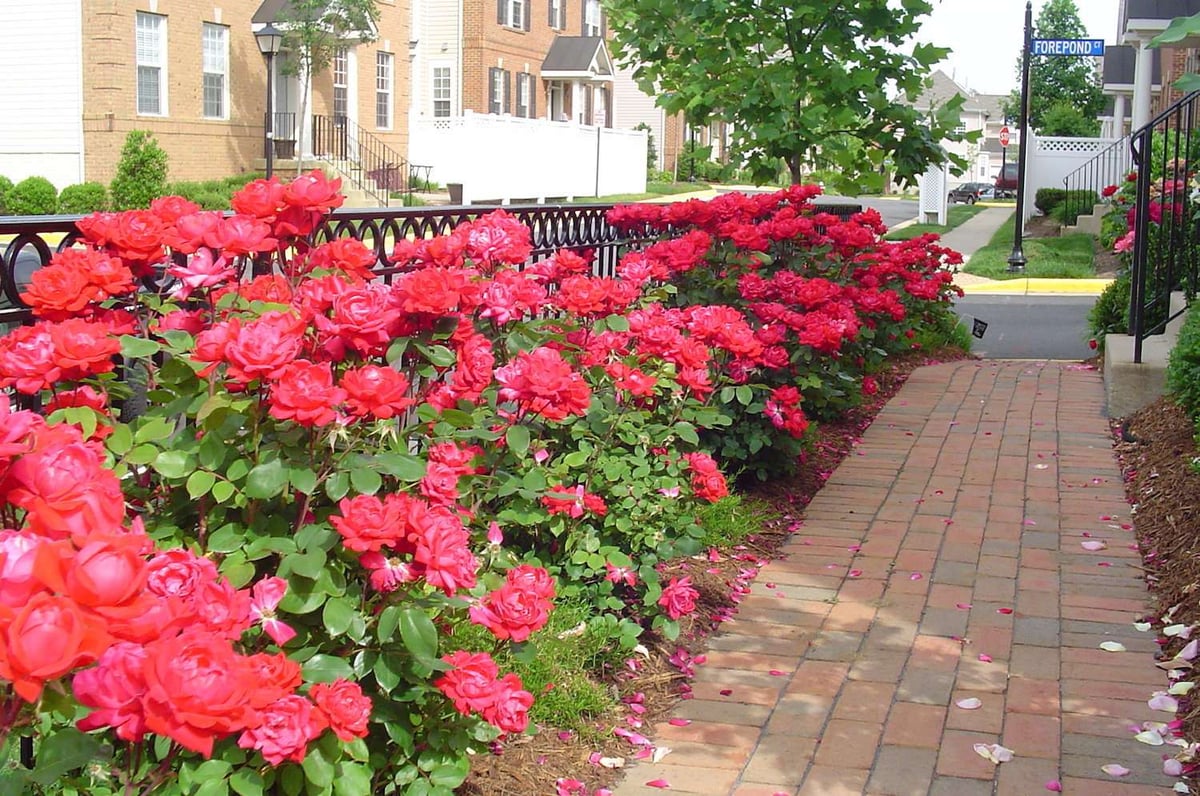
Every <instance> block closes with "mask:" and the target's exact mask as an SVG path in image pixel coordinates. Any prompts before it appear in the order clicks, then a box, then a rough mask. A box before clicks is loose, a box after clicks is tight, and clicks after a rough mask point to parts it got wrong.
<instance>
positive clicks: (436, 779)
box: [429, 757, 470, 788]
mask: <svg viewBox="0 0 1200 796" xmlns="http://www.w3.org/2000/svg"><path fill="white" fill-rule="evenodd" d="M469 771H470V767H469V764H468V762H467V759H466V757H463V758H462V759H461V760H459V761H456V762H455V763H447V764H444V765H440V766H438V767H437V768H435V769H434V770H433V771H430V772H429V781H430V782H432V783H433V784H434V785H437V786H438V787H440V788H457V787H458V786H459V785H461V784H463V781H464V780H465V779H466V778H467V773H468V772H469Z"/></svg>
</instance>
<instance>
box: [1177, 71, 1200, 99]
mask: <svg viewBox="0 0 1200 796" xmlns="http://www.w3.org/2000/svg"><path fill="white" fill-rule="evenodd" d="M1175 88H1177V89H1179V90H1180V91H1182V92H1184V93H1186V94H1190V93H1192V92H1193V91H1200V74H1196V73H1195V72H1193V73H1191V74H1188V75H1184V76H1183V77H1181V78H1179V79H1178V80H1176V81H1175Z"/></svg>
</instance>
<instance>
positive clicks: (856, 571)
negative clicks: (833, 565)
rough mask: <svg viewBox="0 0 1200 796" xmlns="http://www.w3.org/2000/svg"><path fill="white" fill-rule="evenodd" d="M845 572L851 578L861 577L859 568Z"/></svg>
mask: <svg viewBox="0 0 1200 796" xmlns="http://www.w3.org/2000/svg"><path fill="white" fill-rule="evenodd" d="M847 574H848V575H849V576H850V577H852V578H861V577H862V570H861V569H852V570H850V571H849V572H848V573H847Z"/></svg>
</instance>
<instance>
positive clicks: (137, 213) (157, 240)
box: [108, 210, 167, 276]
mask: <svg viewBox="0 0 1200 796" xmlns="http://www.w3.org/2000/svg"><path fill="white" fill-rule="evenodd" d="M166 233H167V225H166V224H164V223H163V220H162V219H161V218H159V216H158V215H157V214H155V213H152V212H151V211H149V210H126V211H125V212H123V213H117V214H116V215H115V216H114V217H113V219H112V224H111V226H110V227H109V229H108V236H109V240H108V247H109V249H110V250H112V253H113V254H115V255H116V256H117V257H120V258H121V259H122V260H124V261H125V263H126V264H127V265H128V266H129V268H130V270H132V271H133V272H134V273H135V274H137V275H138V276H146V275H149V274H150V270H151V269H150V266H152V265H155V264H157V263H160V262H162V261H163V258H164V257H166V249H164V248H163V245H164V243H165V242H166Z"/></svg>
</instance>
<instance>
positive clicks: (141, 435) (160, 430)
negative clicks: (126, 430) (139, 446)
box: [133, 417, 175, 442]
mask: <svg viewBox="0 0 1200 796" xmlns="http://www.w3.org/2000/svg"><path fill="white" fill-rule="evenodd" d="M174 433H175V423H174V422H173V421H171V420H168V419H167V418H165V417H150V418H147V419H146V420H145V422H143V423H142V424H141V426H139V427H138V430H137V431H135V432H134V434H133V441H134V442H157V441H158V440H163V439H166V438H167V437H169V436H171V435H172V434H174Z"/></svg>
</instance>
